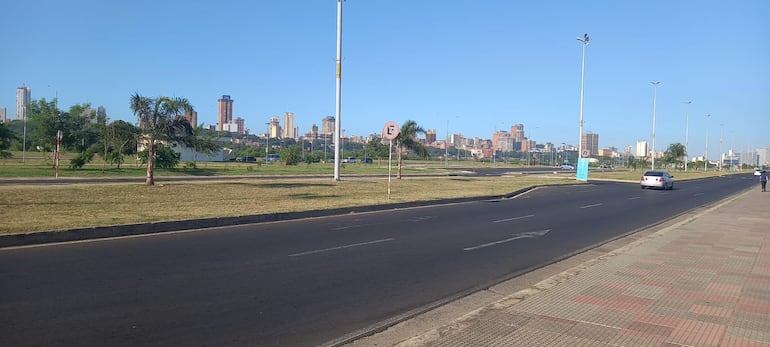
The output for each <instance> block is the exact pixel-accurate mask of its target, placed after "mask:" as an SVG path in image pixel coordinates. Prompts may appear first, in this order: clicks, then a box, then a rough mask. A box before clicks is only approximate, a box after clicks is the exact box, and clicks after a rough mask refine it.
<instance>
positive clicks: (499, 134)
mask: <svg viewBox="0 0 770 347" xmlns="http://www.w3.org/2000/svg"><path fill="white" fill-rule="evenodd" d="M507 138H508V139H513V137H512V136H511V133H509V132H507V131H504V130H498V131H495V132H494V133H492V148H493V149H495V150H497V151H504V152H506V150H504V149H503V148H502V146H501V142H502V141H506V142H510V141H507V140H505V139H507ZM512 150H513V148H511V149H509V150H508V151H512Z"/></svg>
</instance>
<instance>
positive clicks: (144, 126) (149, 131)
mask: <svg viewBox="0 0 770 347" xmlns="http://www.w3.org/2000/svg"><path fill="white" fill-rule="evenodd" d="M131 111H133V112H134V114H135V115H136V116H137V117H138V118H139V129H140V132H141V136H142V138H143V139H144V141H146V143H147V180H146V181H145V184H147V185H148V186H151V185H154V184H155V178H154V171H155V145H156V144H158V143H161V142H180V143H184V144H189V143H190V142H191V141H192V134H193V129H192V125H190V121H189V120H187V118H185V117H183V116H182V115H181V114H182V113H183V112H185V111H188V112H192V105H190V102H189V101H187V99H185V98H169V97H166V96H159V97H157V98H150V97H146V96H142V95H139V93H134V95H132V96H131Z"/></svg>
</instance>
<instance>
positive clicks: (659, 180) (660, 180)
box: [658, 177, 666, 182]
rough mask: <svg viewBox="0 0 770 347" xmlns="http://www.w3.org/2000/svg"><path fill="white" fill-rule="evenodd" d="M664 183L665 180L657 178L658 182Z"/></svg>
mask: <svg viewBox="0 0 770 347" xmlns="http://www.w3.org/2000/svg"><path fill="white" fill-rule="evenodd" d="M664 181H666V180H664V179H663V177H661V178H658V182H664Z"/></svg>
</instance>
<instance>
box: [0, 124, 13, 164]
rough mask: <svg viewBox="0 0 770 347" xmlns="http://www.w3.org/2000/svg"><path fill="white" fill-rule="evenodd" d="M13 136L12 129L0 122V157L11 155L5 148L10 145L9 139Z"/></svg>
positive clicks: (11, 139)
mask: <svg viewBox="0 0 770 347" xmlns="http://www.w3.org/2000/svg"><path fill="white" fill-rule="evenodd" d="M15 138H16V135H15V134H14V133H13V131H11V129H10V128H9V127H8V126H7V125H6V124H5V123H0V158H10V157H11V152H8V151H7V149H8V148H10V147H11V141H13V139H15Z"/></svg>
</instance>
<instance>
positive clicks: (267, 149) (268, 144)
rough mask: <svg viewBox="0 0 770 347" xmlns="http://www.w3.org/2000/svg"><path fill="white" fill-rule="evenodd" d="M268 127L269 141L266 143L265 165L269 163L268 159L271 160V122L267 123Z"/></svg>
mask: <svg viewBox="0 0 770 347" xmlns="http://www.w3.org/2000/svg"><path fill="white" fill-rule="evenodd" d="M265 124H266V125H267V141H265V164H267V163H268V159H270V158H269V157H270V152H269V149H270V122H267V123H265Z"/></svg>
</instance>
